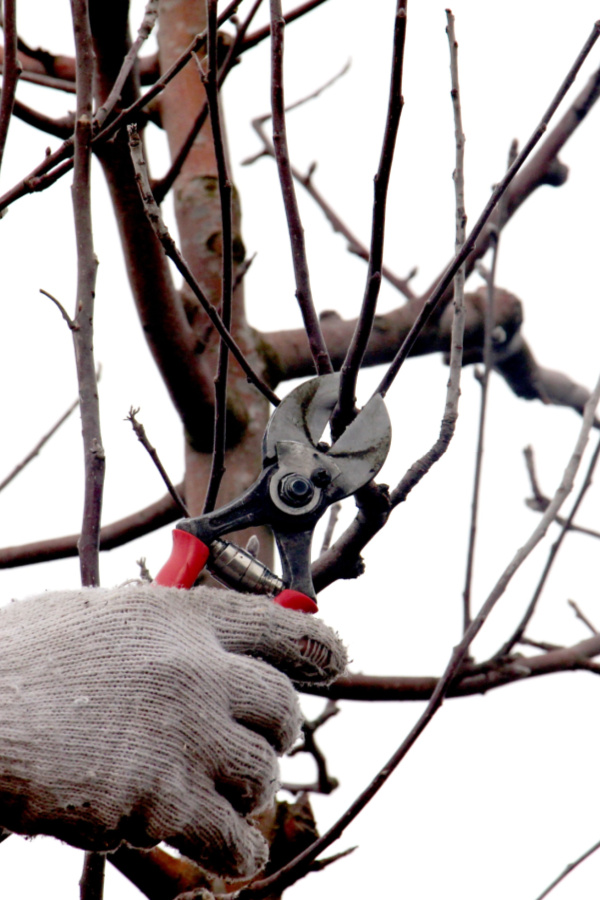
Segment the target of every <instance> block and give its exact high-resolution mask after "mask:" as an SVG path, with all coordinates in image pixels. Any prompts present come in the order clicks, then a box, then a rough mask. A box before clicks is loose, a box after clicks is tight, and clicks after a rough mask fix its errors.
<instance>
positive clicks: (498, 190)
mask: <svg viewBox="0 0 600 900" xmlns="http://www.w3.org/2000/svg"><path fill="white" fill-rule="evenodd" d="M599 36H600V21H599V22H596V23H595V24H594V27H593V29H592V32H591V34H590V36H589V38H588V39H587V41H586V42H585V44H584V46H583V47H582V49H581V51H580V52H579V54H578V56H577V59H576V60H575V62H574V63H573V65H572V66H571V69H570V70H569V72H568V73H567V76H566V78H565V79H564V81H563V82H562V84H561V86H560V87H559V89H558V91H557V92H556V94H555V95H554V97H553V98H552V101H551V102H550V105H549V107H548V109H547V110H546V112H545V113H544V115H543V116H542V118H541V121H540V123H539V125H538V126H537V128H536V129H535V131H534V132H533V134H532V135H531V137H530V138H529V140H528V141H527V143H526V144H525V146H524V147H523V149H522V150H521V152H520V153H519V155H518V156H517V158H516V160H515V161H514V163H513V164H512V166H511V167H510V169H509V170H508V172H507V173H506V175H505V176H504V178H503V179H502V180H501V182H500V183H499V184H498V185H496V187H495V188H494V190H493V191H492V195H491V197H490V199H489V200H488V202H487V204H486V206H485V208H484V209H483V211H482V213H481V215H480V216H479V218H478V220H477V222H476V223H475V225H474V226H473V228H472V229H471V233H470V234H469V237H468V238H467V240H466V241H465V243H464V244H463V247H462V249H461V251H460V252H459V253H458V254H456V256H455V257H454V259H453V261H452V262H451V263H450V265H449V266H448V267H447V269H446V271H445V272H444V273H443V275H442V276H441V278H440V280H439V282H438V284H437V286H436V287H435V289H434V290H433V291H432V292H431V294H430V295H429V296H428V297H427V299H426V300H425V301H424V303H423V307H422V309H421V312H420V314H419V316H418V317H417V319H416V321H415V324H414V325H413V327H412V329H411V331H410V333H409V334H408V335H407V337H406V339H405V340H404V342H403V344H402V346H401V347H400V349H399V350H398V353H397V354H396V356H395V357H394V359H393V361H392V363H391V364H390V366H389V368H388V370H387V372H386V374H385V375H384V377H383V378H382V380H381V382H380V384H379V386H378V387H377V390H376V393H378V394H381V396H382V397H385V395H386V393H387V392H388V390H389V389H390V387H391V385H392V383H393V381H394V379H395V377H396V375H397V374H398V372H399V370H400V368H401V366H402V364H403V363H404V361H405V360H406V358H407V356H408V355H409V353H410V350H411V348H412V345H413V344H414V342H415V340H416V338H417V335H418V334H419V332H420V331H421V329H422V328H423V326H424V325H425V322H426V321H427V319H428V318H429V317H430V316H431V315H432V313H433V312H434V310H435V309H436V307H437V306H438V305H439V304H441V302H442V300H443V299H444V296H445V292H446V290H447V288H448V287H449V285H450V283H451V281H452V279H453V277H454V275H455V274H456V272H457V271H458V269H459V268H460V266H461V265H462V264H463V262H465V260H466V259H467V257H468V256H469V254H470V253H471V252H472V251H473V250H474V248H475V244H476V242H477V238H478V237H479V235H480V234H481V232H482V231H483V228H484V226H485V225H486V223H487V222H488V220H489V219H490V216H491V214H492V212H493V211H494V209H495V207H496V206H497V204H498V201H499V200H500V198H501V197H502V195H503V194H504V192H505V191H506V189H507V187H508V185H509V184H510V182H511V181H512V180H513V178H514V177H515V175H516V174H517V172H518V171H519V169H521V168H522V166H523V164H524V163H525V160H526V159H527V158H528V157H529V156H530V154H531V152H532V151H533V148H534V147H535V146H536V144H537V143H538V142H539V141H540V139H541V138H542V136H543V135H544V133H545V132H546V129H547V127H548V123H549V122H550V120H551V118H552V116H553V115H554V113H555V112H556V109H557V108H558V106H559V104H560V103H561V101H562V100H563V98H564V96H565V94H566V93H567V91H568V90H569V88H570V87H571V85H572V84H573V82H574V80H575V78H576V76H577V73H578V72H579V69H580V68H581V66H582V65H583V63H584V62H585V60H586V58H587V56H588V55H589V53H590V51H591V49H592V47H593V46H594V44H595V43H596V41H597V39H598V37H599Z"/></svg>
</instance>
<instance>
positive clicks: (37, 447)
mask: <svg viewBox="0 0 600 900" xmlns="http://www.w3.org/2000/svg"><path fill="white" fill-rule="evenodd" d="M78 406H79V399H77V400H75V402H74V403H72V404H71V406H70V407H69V408H68V409H67V410H66V412H64V413H63V414H62V416H61V417H60V419H59V420H58V421H57V422H55V423H54V425H53V426H52V428H50V430H49V431H47V432H46V434H44V435H43V437H41V438H40V439H39V441H38V442H37V444H36V445H35V447H34V448H33V449H32V450H30V451H29V453H28V454H27V456H26V457H25V458H24V459H22V460H21V462H20V463H18V464H17V465H16V466H15V467H14V469H13V470H12V471H11V472H9V473H8V475H7V476H6V478H3V479H2V481H0V491H2V490H4V488H5V487H6V486H7V485H8V484H10V483H11V481H13V480H14V479H15V478H16V477H17V475H18V474H19V472H21V471H22V470H23V469H24V468H25V466H27V465H28V464H29V463H30V462H31V461H32V459H35V457H36V456H37V455H38V453H39V452H40V450H41V449H42V448H43V447H44V445H45V444H46V443H47V442H48V441H49V440H50V438H51V437H52V436H53V435H54V434H56V432H57V431H58V429H59V428H60V426H61V425H62V424H63V423H64V422H66V421H67V419H68V418H69V416H70V415H71V413H73V412H75V410H76V409H77V407H78Z"/></svg>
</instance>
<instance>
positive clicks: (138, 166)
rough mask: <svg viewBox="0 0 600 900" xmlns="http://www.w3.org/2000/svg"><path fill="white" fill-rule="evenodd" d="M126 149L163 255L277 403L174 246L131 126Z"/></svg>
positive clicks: (250, 377)
mask: <svg viewBox="0 0 600 900" xmlns="http://www.w3.org/2000/svg"><path fill="white" fill-rule="evenodd" d="M129 149H130V151H131V159H132V161H133V166H134V169H135V175H136V180H137V183H138V188H139V191H140V195H141V197H142V201H143V203H144V208H145V211H146V215H147V216H148V219H149V221H150V224H151V225H152V227H153V229H154V232H155V234H156V236H157V237H158V239H159V241H160V242H161V244H162V245H163V248H164V251H165V253H166V255H167V256H168V257H169V259H171V260H172V261H173V262H174V264H175V266H176V267H177V269H178V270H179V272H180V273H181V274H182V275H183V277H184V279H185V280H186V282H187V283H188V285H189V286H190V287H191V289H192V291H193V293H194V295H195V296H196V297H197V298H198V300H199V301H200V304H201V305H202V308H203V310H204V312H205V313H206V314H207V316H208V317H209V319H210V320H211V322H212V324H213V325H214V326H215V328H216V329H217V331H218V332H219V334H220V336H221V337H222V338H223V340H224V341H225V342H226V344H227V346H228V347H229V349H230V350H231V352H232V354H233V356H234V357H235V358H236V360H237V361H238V363H239V364H240V366H241V368H242V370H243V372H244V373H245V374H246V376H247V378H248V381H249V382H250V383H251V384H253V385H254V386H255V387H256V388H258V390H259V391H260V392H261V394H263V395H264V396H265V397H266V398H267V400H268V401H269V403H272V404H273V406H277V405H278V404H279V397H278V396H277V394H275V393H274V392H273V391H272V390H271V388H270V387H269V386H268V384H266V383H265V382H264V381H263V380H262V378H261V377H260V376H259V375H258V374H257V373H256V372H255V371H254V369H253V368H252V366H251V365H250V363H249V362H248V361H247V360H246V357H245V356H244V354H243V352H242V350H241V349H240V348H239V346H238V345H237V343H236V342H235V339H234V338H233V336H232V335H231V333H230V332H229V331H228V329H227V328H225V326H224V324H223V321H222V319H221V317H220V315H219V314H218V312H217V311H216V309H215V308H214V307H213V306H212V304H211V303H210V301H209V300H208V298H207V297H206V295H205V294H204V291H203V290H202V288H201V287H200V285H199V284H198V281H197V280H196V279H195V278H194V276H193V274H192V272H191V270H190V268H189V266H188V264H187V263H186V261H185V260H184V258H183V256H182V255H181V253H180V252H179V250H178V249H177V247H176V245H175V241H174V240H173V238H172V237H171V235H170V233H169V230H168V228H167V226H166V225H165V223H164V221H163V218H162V216H161V214H160V209H159V207H158V204H157V203H156V201H155V199H154V196H153V194H152V190H151V188H150V181H149V179H148V171H147V168H146V162H145V159H144V155H143V150H142V143H141V140H140V137H139V135H138V132H137V128H136V127H135V125H130V126H129Z"/></svg>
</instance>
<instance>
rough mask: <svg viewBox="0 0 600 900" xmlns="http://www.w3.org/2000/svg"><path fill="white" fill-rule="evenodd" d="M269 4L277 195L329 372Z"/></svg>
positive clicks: (317, 356)
mask: <svg viewBox="0 0 600 900" xmlns="http://www.w3.org/2000/svg"><path fill="white" fill-rule="evenodd" d="M270 7H271V106H272V112H273V146H274V147H275V158H276V160H277V169H278V172H279V181H280V184H281V195H282V197H283V204H284V207H285V214H286V218H287V223H288V231H289V236H290V244H291V248H292V261H293V265H294V277H295V280H296V299H297V300H298V305H299V307H300V311H301V313H302V318H303V319H304V326H305V328H306V333H307V335H308V342H309V345H310V349H311V354H312V357H313V360H314V363H315V368H316V371H317V374H319V375H324V374H326V373H327V372H332V371H333V367H332V365H331V360H330V358H329V353H328V351H327V346H326V344H325V341H324V340H323V334H322V332H321V326H320V324H319V319H318V317H317V313H316V310H315V307H314V303H313V298H312V292H311V288H310V277H309V272H308V263H307V260H306V247H305V244H304V231H303V228H302V222H301V220H300V211H299V209H298V202H297V200H296V192H295V190H294V179H293V176H292V172H291V166H290V156H289V151H288V145H287V136H286V125H285V102H284V97H283V32H284V26H285V20H284V18H283V14H282V12H281V2H280V0H270Z"/></svg>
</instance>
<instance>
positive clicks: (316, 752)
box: [281, 700, 340, 794]
mask: <svg viewBox="0 0 600 900" xmlns="http://www.w3.org/2000/svg"><path fill="white" fill-rule="evenodd" d="M339 711H340V710H339V707H338V706H337V704H336V703H334V702H333V700H328V701H327V705H326V707H325V709H324V710H323V712H322V713H321V714H320V715H319V716H317V718H316V719H313V720H312V721H308V720H306V721H305V722H304V724H303V726H302V737H303V741H302V743H301V744H299V745H298V746H297V747H294V749H293V750H292V751H291V752H290V753H289V756H296V755H297V754H298V753H308V754H310V756H312V758H313V759H314V761H315V764H316V767H317V781H316V782H315V783H314V784H305V785H300V784H285V783H284V784H282V785H281V787H282V789H283V790H286V791H289V792H290V793H292V794H301V793H317V794H331V793H332V792H333V791H334V790H335V789H336V788H337V787H339V781H338V780H337V778H333V777H332V776H331V775H330V774H329V771H328V769H327V760H326V758H325V755H324V754H323V751H322V750H321V748H320V747H319V746H318V744H317V742H316V739H315V734H316V733H317V731H318V730H319V728H321V726H322V725H324V724H325V722H328V721H329V719H331V718H333V716H337V714H338V713H339Z"/></svg>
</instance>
